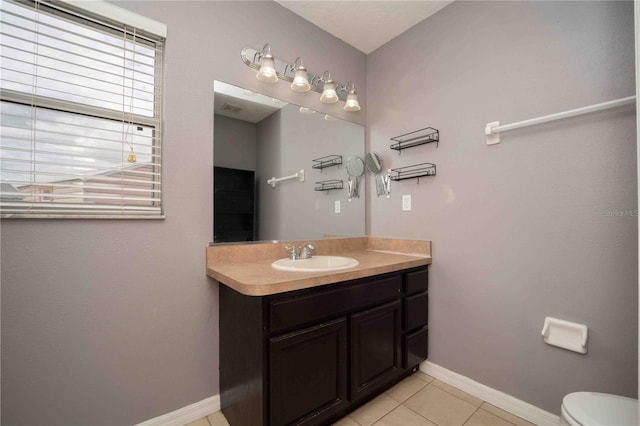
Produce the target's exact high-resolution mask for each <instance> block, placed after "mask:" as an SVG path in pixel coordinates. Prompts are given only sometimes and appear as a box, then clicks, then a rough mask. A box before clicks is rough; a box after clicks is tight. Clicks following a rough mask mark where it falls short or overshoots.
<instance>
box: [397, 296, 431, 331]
mask: <svg viewBox="0 0 640 426" xmlns="http://www.w3.org/2000/svg"><path fill="white" fill-rule="evenodd" d="M428 316H429V294H428V293H427V292H426V291H425V292H423V293H419V294H416V295H414V296H409V297H406V298H405V299H404V323H403V325H404V330H405V331H410V330H413V329H414V328H418V327H422V326H423V325H427V318H428Z"/></svg>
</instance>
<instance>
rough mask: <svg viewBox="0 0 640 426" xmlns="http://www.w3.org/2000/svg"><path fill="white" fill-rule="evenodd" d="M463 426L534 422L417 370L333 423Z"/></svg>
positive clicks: (200, 424)
mask: <svg viewBox="0 0 640 426" xmlns="http://www.w3.org/2000/svg"><path fill="white" fill-rule="evenodd" d="M463 425H464V426H513V425H516V426H533V423H529V422H528V421H526V420H523V419H521V418H520V417H517V416H515V415H513V414H511V413H508V412H506V411H504V410H501V409H500V408H498V407H495V406H493V405H491V404H488V403H486V402H484V401H482V400H481V399H479V398H476V397H475V396H472V395H469V394H468V393H466V392H463V391H461V390H459V389H457V388H454V387H453V386H450V385H448V384H446V383H444V382H441V381H440V380H437V379H434V378H433V377H431V376H429V375H426V374H424V373H421V372H417V373H414V374H412V375H411V376H409V377H407V378H406V379H404V380H403V381H402V382H400V383H398V384H397V385H395V386H394V387H392V388H391V389H389V390H388V391H386V392H384V393H383V394H382V395H380V396H378V397H377V398H375V399H373V400H371V401H369V402H368V403H367V404H365V405H363V406H362V407H360V408H358V409H357V410H356V411H354V412H352V413H350V414H349V415H348V416H347V417H344V418H343V419H341V420H340V421H338V422H337V423H334V425H333V426H463ZM186 426H229V423H227V420H226V419H225V418H224V416H223V415H222V413H221V412H217V413H214V414H212V415H210V416H207V417H205V418H202V419H200V420H196V421H194V422H191V423H189V424H188V425H186ZM243 426H245V425H243ZM247 426H248V425H247Z"/></svg>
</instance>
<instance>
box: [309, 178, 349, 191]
mask: <svg viewBox="0 0 640 426" xmlns="http://www.w3.org/2000/svg"><path fill="white" fill-rule="evenodd" d="M342 185H343V182H342V180H340V179H329V180H323V181H320V182H316V187H315V188H314V189H315V190H316V191H331V190H332V189H342Z"/></svg>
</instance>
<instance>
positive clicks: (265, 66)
mask: <svg viewBox="0 0 640 426" xmlns="http://www.w3.org/2000/svg"><path fill="white" fill-rule="evenodd" d="M256 77H257V78H258V80H260V81H264V82H265V83H276V82H277V81H278V76H277V75H276V64H275V62H274V60H273V56H271V55H265V56H263V57H262V60H261V61H260V71H258V74H256Z"/></svg>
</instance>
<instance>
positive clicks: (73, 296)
mask: <svg viewBox="0 0 640 426" xmlns="http://www.w3.org/2000/svg"><path fill="white" fill-rule="evenodd" d="M115 3H116V4H117V5H119V6H121V7H124V8H127V9H129V10H131V11H133V12H136V13H140V14H142V15H145V16H148V17H149V18H152V19H155V20H158V21H161V22H164V23H166V24H167V25H168V39H167V43H166V57H165V63H166V66H165V74H164V78H165V96H166V97H165V103H164V104H165V110H164V116H165V123H164V149H163V152H164V165H163V166H164V167H163V170H164V172H165V174H164V181H163V185H164V202H165V205H166V219H165V220H148V221H142V220H122V221H120V220H3V221H2V224H1V230H0V232H1V234H0V237H1V238H0V240H1V246H0V250H1V254H2V257H1V263H2V306H1V307H2V322H1V325H2V354H1V357H2V424H3V425H5V424H6V425H29V426H36V425H65V426H72V425H92V426H99V425H125V424H135V423H138V422H142V421H145V420H148V419H150V418H153V417H156V416H159V415H163V414H165V413H168V412H171V411H173V410H176V409H179V408H182V407H185V406H187V405H189V404H192V403H195V402H198V401H201V400H203V399H205V398H208V397H211V396H213V395H216V394H218V287H217V284H215V283H214V282H213V281H212V280H210V279H208V278H207V277H206V275H205V247H206V245H207V243H208V242H209V241H210V240H211V239H212V205H213V185H212V174H213V164H214V159H213V143H212V141H213V134H214V130H213V127H214V124H213V96H214V95H213V81H214V80H221V81H225V82H228V83H231V84H235V85H237V86H242V87H246V88H249V89H252V90H256V91H261V92H264V93H267V94H270V95H272V96H274V97H277V98H279V99H283V100H286V101H288V102H293V103H296V104H299V105H304V106H307V107H309V108H313V109H316V110H319V111H322V112H325V113H331V114H334V115H337V116H341V117H347V116H348V117H349V119H351V120H354V121H357V122H359V123H361V124H364V119H365V108H363V111H361V112H360V113H348V114H347V113H345V112H344V111H342V110H341V108H340V106H339V105H332V106H325V105H324V104H322V103H321V102H319V100H318V99H317V98H318V97H316V96H312V95H309V94H297V93H293V92H292V91H291V90H290V89H289V87H288V85H286V84H279V85H274V86H273V87H272V86H270V85H266V84H263V83H261V82H259V81H258V80H257V79H256V78H255V73H254V72H253V71H251V70H249V68H247V67H246V66H245V65H244V64H243V63H242V61H241V59H240V50H241V49H242V47H244V46H250V47H254V48H260V47H261V46H262V45H263V44H264V43H267V42H269V43H271V47H272V52H273V53H274V54H275V55H276V56H278V55H281V56H282V57H283V58H285V59H288V60H293V59H295V58H296V56H298V55H302V56H303V57H304V59H305V64H306V65H307V66H308V68H309V69H311V70H320V72H321V71H323V70H324V69H331V71H332V75H333V76H334V78H335V79H336V80H339V81H346V80H350V79H353V80H354V81H355V84H356V87H358V95H359V96H360V97H361V99H362V100H361V102H362V104H363V105H365V104H366V87H365V81H364V79H365V66H366V58H365V56H364V54H362V53H360V52H358V51H356V50H355V49H353V48H351V47H349V46H348V45H346V44H345V43H343V42H342V41H340V40H338V39H336V38H334V37H332V36H329V35H328V34H326V33H325V32H323V31H321V30H320V29H318V28H317V27H315V26H313V25H311V24H309V23H308V22H306V21H304V20H303V19H301V18H299V17H297V16H296V15H294V14H293V13H292V12H290V11H288V10H286V9H284V8H282V7H281V6H279V5H277V4H276V3H274V2H196V1H194V2H189V1H162V2H155V1H154V2H145V1H140V2H136V1H131V2H129V1H127V2H115Z"/></svg>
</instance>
